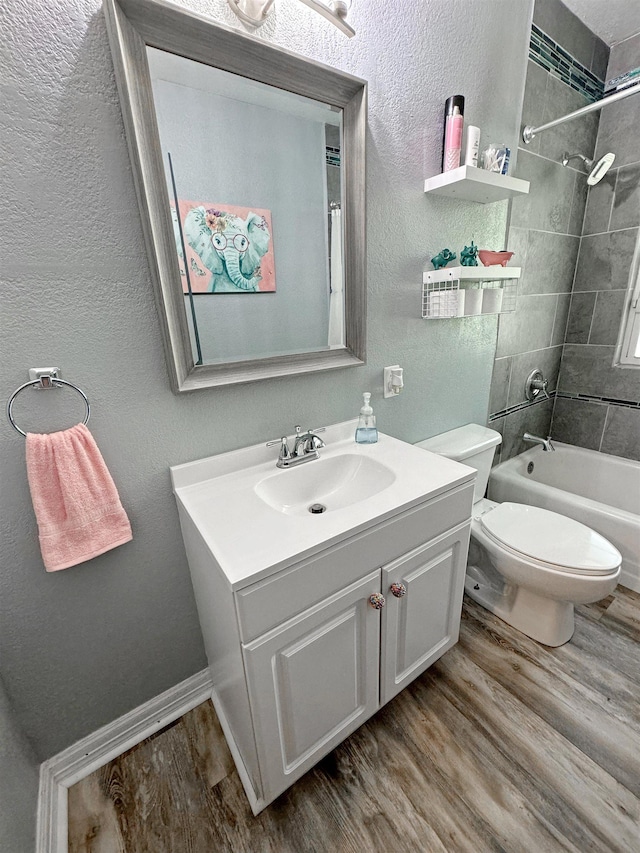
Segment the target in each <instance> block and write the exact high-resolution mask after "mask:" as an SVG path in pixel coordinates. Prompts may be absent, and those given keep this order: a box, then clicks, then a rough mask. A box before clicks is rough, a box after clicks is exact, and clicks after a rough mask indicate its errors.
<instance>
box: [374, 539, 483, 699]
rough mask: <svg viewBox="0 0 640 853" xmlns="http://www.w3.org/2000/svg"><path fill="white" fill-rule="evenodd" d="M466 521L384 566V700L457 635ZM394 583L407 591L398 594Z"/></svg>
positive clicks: (462, 588)
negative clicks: (392, 588) (393, 590)
mask: <svg viewBox="0 0 640 853" xmlns="http://www.w3.org/2000/svg"><path fill="white" fill-rule="evenodd" d="M470 526H471V525H470V523H469V524H465V525H461V526H460V527H458V528H456V529H455V530H453V531H451V532H450V533H447V534H445V535H444V536H441V537H439V538H438V539H435V540H432V541H431V542H428V543H427V544H426V545H423V546H421V547H419V548H415V549H414V550H413V551H410V552H409V553H408V554H405V555H404V557H400V558H399V559H397V560H394V561H393V563H389V564H388V565H386V566H384V567H383V569H382V594H383V595H384V596H385V598H386V600H387V605H386V607H385V608H384V609H383V610H382V659H381V667H380V677H381V684H380V697H381V702H382V704H384V703H385V702H388V701H389V699H391V698H392V697H393V696H395V695H396V693H399V692H400V691H401V690H402V689H403V688H404V687H406V685H407V684H408V683H409V682H410V681H413V679H414V678H416V677H417V676H418V675H420V673H421V672H424V670H425V669H426V668H427V667H428V666H430V665H431V664H432V663H433V662H434V661H435V660H437V659H438V658H439V657H440V656H441V655H443V654H444V653H445V652H446V651H447V649H450V648H451V646H453V645H454V644H455V643H457V641H458V634H459V630H460V613H461V610H462V594H463V592H464V575H465V570H466V563H467V551H468V549H469V530H470ZM392 584H402V585H403V586H404V588H405V589H406V593H405V594H404V595H403V596H402V597H400V598H397V597H396V596H394V594H393V592H392V590H391V586H392Z"/></svg>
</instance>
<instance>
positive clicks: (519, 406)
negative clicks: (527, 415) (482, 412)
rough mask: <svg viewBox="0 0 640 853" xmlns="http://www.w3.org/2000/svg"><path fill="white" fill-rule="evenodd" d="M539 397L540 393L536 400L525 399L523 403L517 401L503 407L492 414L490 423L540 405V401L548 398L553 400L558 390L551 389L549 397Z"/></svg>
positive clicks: (543, 401)
mask: <svg viewBox="0 0 640 853" xmlns="http://www.w3.org/2000/svg"><path fill="white" fill-rule="evenodd" d="M539 397H540V395H538V397H536V399H535V400H523V402H522V403H515V404H514V405H513V406H508V407H507V408H506V409H501V410H500V411H499V412H494V413H493V414H490V415H489V423H492V422H493V421H498V420H501V419H502V418H506V417H508V416H509V415H513V414H514V413H515V412H521V411H522V410H523V409H530V408H531V406H538V405H539V404H540V403H546V402H547V400H553V399H555V397H556V391H550V392H549V396H548V397H542V398H541V399H539Z"/></svg>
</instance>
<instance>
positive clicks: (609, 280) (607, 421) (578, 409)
mask: <svg viewBox="0 0 640 853" xmlns="http://www.w3.org/2000/svg"><path fill="white" fill-rule="evenodd" d="M629 62H631V63H632V64H633V65H634V66H635V65H640V35H637V36H635V37H634V38H631V39H628V40H627V41H624V42H622V43H621V44H620V45H616V46H615V47H613V48H612V50H611V57H610V61H609V73H608V75H607V76H608V78H610V77H611V76H614V75H615V74H618V73H622V72H624V71H626V70H630V68H627V67H624V66H625V64H626V65H628V63H629ZM638 128H640V97H637V96H633V97H630V98H627V99H625V100H623V101H619V102H618V103H616V104H611V105H610V106H608V107H605V108H604V109H603V110H602V113H601V117H600V129H599V132H598V141H597V146H596V157H600V156H602V154H604V153H606V152H607V151H612V152H613V153H614V154H615V155H616V160H615V163H614V166H615V168H613V169H612V170H611V171H610V172H609V173H608V174H607V175H606V176H605V177H604V179H603V180H602V181H601V182H600V183H599V184H596V186H594V187H591V188H590V189H589V194H588V198H587V208H586V213H585V218H584V226H583V231H582V239H581V241H580V251H579V254H578V263H577V267H576V275H575V281H574V285H573V293H572V297H571V304H570V309H569V318H568V323H567V329H566V338H565V340H566V345H565V347H564V353H563V357H562V363H561V370H560V376H559V384H558V397H557V399H556V404H555V411H554V415H553V424H552V434H553V436H554V438H557V439H558V440H559V441H566V442H568V443H569V444H577V445H580V446H582V447H588V448H592V449H594V450H601V451H602V452H604V453H613V454H615V455H617V456H626V457H629V458H631V459H639V460H640V370H638V369H637V368H633V367H632V368H621V367H613V366H612V364H613V356H614V350H615V346H616V342H617V339H618V334H619V331H620V324H621V319H622V312H623V310H624V306H625V301H626V295H627V288H628V285H629V273H630V269H631V262H632V258H633V253H634V250H635V246H636V240H637V237H638V229H639V227H640V134H639V133H638ZM578 395H580V397H578ZM611 401H616V402H611ZM625 403H626V405H623V404H625Z"/></svg>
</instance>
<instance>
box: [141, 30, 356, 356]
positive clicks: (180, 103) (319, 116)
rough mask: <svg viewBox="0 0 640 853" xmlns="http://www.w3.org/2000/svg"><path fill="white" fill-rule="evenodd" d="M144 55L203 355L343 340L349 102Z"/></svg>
mask: <svg viewBox="0 0 640 853" xmlns="http://www.w3.org/2000/svg"><path fill="white" fill-rule="evenodd" d="M147 58H148V62H149V68H150V73H151V81H152V88H153V98H154V103H155V110H156V118H157V123H158V129H159V136H160V143H161V148H162V156H163V162H164V165H165V174H166V179H167V189H168V195H169V199H170V205H171V217H172V222H173V226H174V236H175V242H176V252H177V255H178V260H179V268H180V282H176V287H177V288H181V290H182V292H183V293H184V299H185V307H186V313H187V318H188V323H189V331H190V338H191V345H192V350H193V358H194V361H195V362H196V364H218V363H224V362H230V361H240V360H244V359H248V358H267V357H270V356H277V355H289V354H293V353H301V352H314V351H321V350H327V349H331V348H334V347H335V348H338V347H344V345H345V335H344V303H343V286H342V285H343V245H342V243H343V236H342V235H343V227H342V221H341V197H342V183H341V170H340V149H341V133H342V110H340V109H338V108H336V107H333V106H330V105H328V104H323V103H321V102H319V101H315V100H312V99H310V98H305V97H302V96H300V95H297V94H294V93H291V92H286V91H283V90H280V89H277V88H275V87H272V86H268V85H265V84H263V83H259V82H255V81H252V80H248V79H246V78H244V77H240V76H238V75H235V74H231V73H229V72H227V71H222V70H219V69H216V68H212V67H210V66H208V65H203V64H201V63H198V62H195V61H194V60H191V59H187V58H184V57H181V56H177V55H174V54H171V53H168V52H166V51H162V50H158V49H156V48H151V47H147Z"/></svg>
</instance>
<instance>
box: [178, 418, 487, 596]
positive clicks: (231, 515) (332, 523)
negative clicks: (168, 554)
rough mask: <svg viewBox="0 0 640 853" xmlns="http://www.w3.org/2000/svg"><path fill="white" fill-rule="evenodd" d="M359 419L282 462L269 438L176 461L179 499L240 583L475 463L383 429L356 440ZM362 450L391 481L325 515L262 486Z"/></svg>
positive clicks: (462, 478)
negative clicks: (316, 455) (315, 452)
mask: <svg viewBox="0 0 640 853" xmlns="http://www.w3.org/2000/svg"><path fill="white" fill-rule="evenodd" d="M355 426H356V421H348V422H347V423H343V424H336V425H334V426H330V427H327V429H326V432H323V433H322V438H323V440H324V441H325V443H326V447H325V448H323V449H321V450H320V459H319V460H314V461H310V462H305V463H304V465H302V466H298V467H297V468H295V469H291V470H287V469H277V468H276V460H277V458H278V446H277V445H276V446H274V447H269V448H267V447H265V445H264V444H259V445H254V446H252V447H247V448H242V449H241V450H234V451H231V452H230V453H222V454H219V455H217V456H210V457H208V458H206V459H202V460H198V461H196V462H188V463H186V464H184V465H175V466H173V467H172V468H171V480H172V484H173V490H174V493H175V495H176V499H177V501H178V504H179V506H180V507H181V508H182V509H183V510H184V511H185V512H186V513H187V514H188V515H189V516H190V517H191V519H192V520H193V522H194V523H195V525H196V527H197V529H198V530H199V532H200V534H201V536H202V537H203V539H204V541H205V542H206V544H207V546H208V547H209V549H210V550H211V552H212V554H213V556H214V557H215V559H216V561H217V563H218V564H219V566H220V568H221V569H222V571H223V573H224V575H225V576H226V578H227V580H228V582H229V584H230V585H231V587H232V588H233V589H240V588H242V587H244V586H247V585H248V584H250V583H254V582H256V581H258V580H261V579H262V578H264V577H266V576H268V575H270V574H273V573H274V572H276V571H280V570H281V569H283V568H285V567H287V566H289V565H292V564H293V563H296V562H298V561H300V560H301V559H304V558H306V557H309V556H311V555H312V554H314V553H317V552H318V551H320V550H323V549H324V548H326V547H328V546H330V545H332V544H334V543H336V542H338V541H340V540H342V539H347V538H348V537H350V536H352V535H354V534H356V533H359V532H360V531H362V530H366V529H367V528H368V527H372V526H374V525H376V524H377V523H379V522H381V521H383V520H385V519H387V518H390V517H392V516H394V515H397V514H398V513H400V512H403V511H406V510H408V509H410V508H411V507H412V506H416V505H418V504H420V503H424V502H425V501H427V500H429V499H431V498H434V497H437V496H438V495H440V494H443V493H445V492H447V491H449V490H450V489H453V488H455V487H456V486H459V485H461V484H463V483H467V482H469V483H471V482H473V480H474V478H475V474H476V472H475V470H474V469H473V468H469V467H468V466H466V465H461V464H460V463H458V462H453V461H452V460H450V459H446V458H444V457H442V456H437V455H436V454H434V453H430V452H429V451H427V450H422V449H421V448H418V447H414V446H413V445H411V444H407V443H406V442H404V441H399V440H397V439H395V438H392V437H391V436H388V435H385V434H383V433H380V434H379V440H378V442H377V443H376V444H370V445H363V444H356V443H355V441H354V432H355ZM344 453H349V454H363V455H369V456H370V457H371V458H372V459H375V460H376V461H379V462H380V463H381V464H384V465H385V466H386V467H388V468H390V469H391V470H392V471H393V472H394V474H395V479H394V480H393V482H392V483H391V484H390V485H388V486H387V487H386V488H384V489H383V490H381V491H380V492H378V493H377V494H374V495H372V496H371V497H368V498H366V499H365V500H361V501H359V502H357V503H354V504H352V505H351V506H348V507H344V508H342V509H336V510H334V511H330V510H329V511H327V512H325V513H322V514H320V515H312V514H310V513H309V514H308V515H307V514H304V515H288V514H286V513H284V512H280V511H279V510H277V509H274V508H273V507H271V506H269V505H268V504H267V503H265V502H264V501H263V500H262V499H261V498H260V497H259V496H258V494H257V493H256V491H255V488H256V486H257V485H258V484H259V483H260V482H262V481H264V480H265V478H267V477H272V476H273V475H274V474H277V476H279V477H287V476H290V475H291V474H292V473H293V471H294V470H296V471H297V470H300V468H303V467H306V466H314V465H322V460H323V459H329V458H332V457H334V456H336V455H339V454H344Z"/></svg>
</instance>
